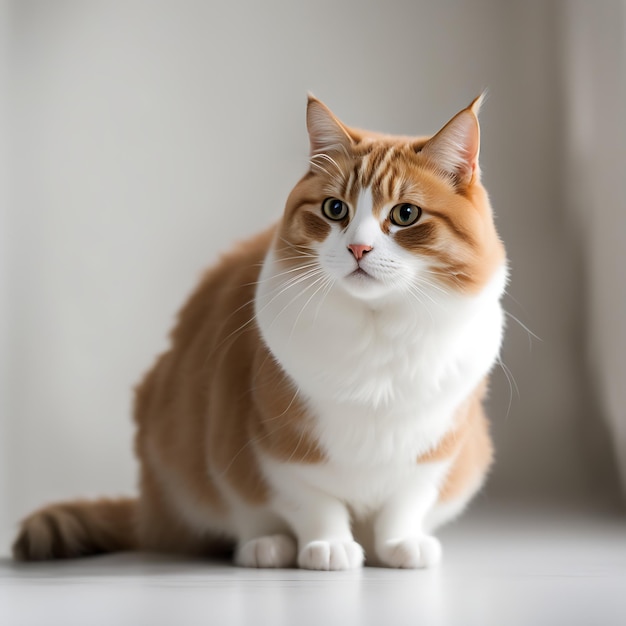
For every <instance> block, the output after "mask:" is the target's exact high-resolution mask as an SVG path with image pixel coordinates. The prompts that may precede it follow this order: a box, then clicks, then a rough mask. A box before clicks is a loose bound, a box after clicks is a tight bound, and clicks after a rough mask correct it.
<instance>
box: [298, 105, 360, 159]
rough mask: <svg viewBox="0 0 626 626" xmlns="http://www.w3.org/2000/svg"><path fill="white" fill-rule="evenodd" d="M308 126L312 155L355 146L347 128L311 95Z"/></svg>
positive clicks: (307, 111)
mask: <svg viewBox="0 0 626 626" xmlns="http://www.w3.org/2000/svg"><path fill="white" fill-rule="evenodd" d="M306 125H307V129H308V131H309V140H310V142H311V154H312V155H313V154H319V153H320V152H332V151H333V150H341V149H343V148H345V149H348V148H350V147H351V146H352V144H353V141H352V138H351V137H350V135H349V134H348V130H347V129H346V127H345V126H344V125H343V124H342V123H341V122H340V121H339V120H338V119H337V118H336V117H335V116H334V115H333V112H332V111H331V110H330V109H329V108H328V107H327V106H326V105H325V104H324V103H323V102H321V101H320V100H318V99H317V98H316V97H315V96H313V95H311V94H309V101H308V104H307V109H306Z"/></svg>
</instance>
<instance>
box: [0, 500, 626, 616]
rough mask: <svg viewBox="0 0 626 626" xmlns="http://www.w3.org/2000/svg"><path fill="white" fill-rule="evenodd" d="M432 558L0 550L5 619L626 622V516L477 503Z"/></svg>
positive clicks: (0, 605)
mask: <svg viewBox="0 0 626 626" xmlns="http://www.w3.org/2000/svg"><path fill="white" fill-rule="evenodd" d="M439 536H440V538H441V539H442V542H443V545H444V562H443V564H442V565H441V566H440V567H438V568H437V569H435V570H430V571H393V570H385V569H376V568H366V569H365V570H363V571H358V572H337V573H329V572H309V571H298V570H274V571H269V570H264V571H263V570H246V569H238V568H235V567H232V566H230V565H229V564H225V563H219V562H206V561H189V560H182V559H176V558H163V557H159V556H153V555H133V554H123V555H122V554H121V555H115V556H106V557H99V558H92V559H87V560H83V561H73V562H56V563H46V564H35V565H32V564H27V565H16V564H13V563H12V562H11V561H8V560H2V561H0V624H1V625H2V626H13V625H16V626H18V625H19V626H30V625H35V624H36V625H44V624H45V625H46V626H56V625H58V626H73V625H77V626H78V625H80V626H89V625H92V624H98V625H99V624H102V625H103V626H105V625H106V626H124V625H126V624H133V625H143V624H145V625H146V626H148V625H149V626H159V625H161V624H162V625H166V624H167V625H175V626H184V625H187V624H203V625H206V624H220V625H221V624H236V625H237V624H259V625H265V624H267V625H269V624H271V625H272V626H282V625H285V626H296V625H297V626H306V625H309V624H311V625H313V624H314V625H315V626H329V625H331V624H342V625H345V626H348V625H351V624H358V625H369V624H371V625H376V626H381V625H392V624H414V625H417V624H423V625H426V626H431V625H437V624H459V625H461V626H473V625H477V626H478V625H480V626H489V625H491V624H494V625H498V626H512V625H517V624H520V625H522V624H523V625H525V626H538V625H543V624H548V625H555V626H560V625H561V624H564V625H567V626H573V625H578V624H580V625H587V624H588V625H592V624H593V625H598V626H611V625H616V626H617V625H620V626H623V625H624V624H626V517H625V516H624V515H620V514H617V513H609V512H606V511H604V512H600V511H599V510H592V509H591V508H590V507H587V508H585V509H580V508H579V509H577V510H576V511H575V512H574V511H572V510H566V509H564V508H563V507H560V508H558V509H556V508H554V507H550V508H548V507H537V506H535V507H530V506H522V505H519V504H517V505H507V506H504V505H498V506H494V505H491V506H484V505H481V506H480V507H478V508H475V509H474V510H473V511H470V512H469V513H468V514H467V515H466V516H465V517H464V518H462V519H461V520H459V521H458V522H457V523H455V524H454V525H452V526H450V527H449V528H446V529H444V530H442V531H441V532H440V534H439Z"/></svg>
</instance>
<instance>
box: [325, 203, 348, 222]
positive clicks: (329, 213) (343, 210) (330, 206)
mask: <svg viewBox="0 0 626 626" xmlns="http://www.w3.org/2000/svg"><path fill="white" fill-rule="evenodd" d="M322 211H323V213H324V215H325V216H326V217H327V218H328V219H329V220H334V221H339V220H342V219H343V218H344V217H346V215H348V205H347V204H346V203H345V202H343V201H342V200H338V199H337V198H326V200H324V202H322Z"/></svg>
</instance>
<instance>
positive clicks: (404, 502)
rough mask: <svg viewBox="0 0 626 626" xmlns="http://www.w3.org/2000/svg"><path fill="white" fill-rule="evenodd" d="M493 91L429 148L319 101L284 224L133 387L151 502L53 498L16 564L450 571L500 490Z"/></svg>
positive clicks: (228, 260)
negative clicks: (491, 192) (443, 535)
mask: <svg viewBox="0 0 626 626" xmlns="http://www.w3.org/2000/svg"><path fill="white" fill-rule="evenodd" d="M481 102H482V96H481V97H479V98H477V99H476V100H475V101H474V102H473V103H472V104H471V105H470V106H469V107H467V108H465V109H463V110H462V111H461V112H459V113H458V114H457V115H456V116H454V117H453V118H452V119H451V120H450V121H449V122H448V123H447V124H446V125H445V126H444V127H443V128H442V129H441V130H440V131H439V132H438V133H437V134H435V135H434V136H432V137H430V138H424V137H422V138H418V137H403V136H390V135H384V134H379V133H374V132H368V131H363V130H358V129H355V128H351V127H348V126H346V125H345V124H343V123H342V122H341V121H340V120H339V119H338V118H337V117H336V116H335V115H334V114H333V113H332V112H331V111H330V109H329V108H328V107H327V106H326V105H325V104H323V103H322V102H321V101H319V100H318V99H316V98H314V97H313V96H309V99H308V105H307V127H308V133H309V139H310V167H309V169H308V171H307V172H306V174H305V175H304V176H303V178H302V179H301V180H300V181H299V182H298V183H297V184H296V186H295V187H294V189H293V190H292V192H291V193H290V195H289V197H288V199H287V202H286V207H285V210H284V214H283V216H282V219H281V220H280V221H279V222H278V223H277V224H276V225H274V226H272V227H271V228H269V229H267V230H265V231H264V232H262V233H260V234H258V235H257V236H255V237H252V238H251V239H249V240H247V241H244V242H243V243H240V244H239V245H238V247H236V248H235V249H233V250H232V251H231V252H229V253H228V254H226V255H225V256H223V257H222V258H221V260H220V261H219V262H218V263H217V264H216V265H215V266H214V267H213V268H212V269H209V270H208V272H207V273H206V274H205V275H204V277H203V279H202V281H201V283H200V285H199V286H198V287H197V288H196V290H195V292H194V293H193V294H192V295H191V297H190V299H189V300H188V302H187V303H186V304H185V305H184V307H183V308H182V310H181V312H180V313H179V317H178V320H177V324H176V325H175V328H174V330H173V331H172V333H171V347H170V348H169V349H168V350H167V351H166V352H165V353H163V354H162V355H160V356H159V357H158V359H157V361H156V363H155V365H154V366H153V368H152V369H151V370H150V371H149V372H148V374H147V375H146V376H145V378H144V379H143V381H142V382H141V383H140V384H139V385H138V386H137V388H136V394H135V407H134V414H135V421H136V426H137V434H136V440H135V450H136V454H137V456H138V458H139V461H140V468H141V469H140V495H139V497H138V498H137V499H134V498H122V499H114V500H106V499H104V500H97V501H77V502H69V503H61V504H55V505H51V506H49V507H47V508H44V509H42V510H40V511H37V512H35V513H33V514H32V515H31V516H30V517H28V518H26V519H25V520H24V521H23V522H22V524H21V528H20V531H19V534H18V537H17V539H16V541H15V543H14V545H13V554H14V557H15V558H16V559H21V560H41V559H55V558H68V557H79V556H83V555H90V554H96V553H105V552H112V551H119V550H132V549H141V550H155V551H170V552H180V553H191V554H196V555H206V554H211V553H212V551H215V550H221V549H223V548H224V549H228V547H229V546H230V547H231V549H232V550H233V552H234V561H235V563H236V564H238V565H240V566H246V567H292V566H296V565H297V566H299V567H302V568H308V569H316V570H344V569H350V568H358V567H361V566H362V565H363V564H364V563H365V561H366V559H367V564H375V565H376V564H377V565H383V566H388V567H394V568H421V567H430V566H433V565H435V564H436V563H437V562H438V561H439V560H440V557H441V546H440V543H439V541H438V540H437V539H436V538H435V537H434V536H433V534H432V533H433V530H434V529H435V528H436V527H438V526H439V525H440V524H442V523H444V522H446V521H448V520H450V519H452V518H454V517H455V516H457V515H458V514H459V513H460V512H461V511H462V510H463V509H464V507H465V506H466V504H467V503H468V502H469V500H470V499H471V498H472V497H473V496H474V494H476V492H477V491H478V490H479V488H480V487H481V485H482V484H483V482H484V479H485V476H486V473H487V471H488V469H489V467H490V465H491V462H492V456H493V450H492V443H491V439H490V435H489V429H488V423H487V421H486V417H485V414H484V410H483V399H484V396H485V393H486V389H487V383H488V375H489V372H490V370H491V368H492V366H493V365H494V362H495V361H496V360H497V358H498V354H499V350H500V346H501V341H502V335H503V327H504V322H503V312H502V308H501V305H500V298H501V296H502V294H503V291H504V288H505V285H506V281H507V262H506V255H505V251H504V246H503V244H502V242H501V240H500V238H499V237H498V234H497V232H496V229H495V226H494V221H493V215H492V209H491V206H490V203H489V200H488V197H487V193H486V191H485V188H484V187H483V185H482V183H481V180H480V169H479V165H478V155H479V146H480V140H479V134H480V129H479V124H478V110H479V107H480V104H481Z"/></svg>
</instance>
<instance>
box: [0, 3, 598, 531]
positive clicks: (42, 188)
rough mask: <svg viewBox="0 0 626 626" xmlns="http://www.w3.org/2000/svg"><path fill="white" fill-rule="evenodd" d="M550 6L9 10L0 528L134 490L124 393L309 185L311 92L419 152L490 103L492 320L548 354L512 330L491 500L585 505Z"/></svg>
mask: <svg viewBox="0 0 626 626" xmlns="http://www.w3.org/2000/svg"><path fill="white" fill-rule="evenodd" d="M559 6H560V5H559V3H557V2H542V1H539V0H537V1H525V2H521V1H520V2H510V3H509V2H507V3H504V2H500V1H499V0H476V1H474V2H460V1H453V0H443V1H439V2H416V1H414V0H413V1H405V2H402V1H388V2H384V3H383V2H371V1H358V2H357V0H352V1H349V2H337V1H336V0H335V1H326V0H322V1H319V2H315V3H310V2H288V1H282V2H281V1H273V2H263V3H261V2H258V3H257V2H253V1H248V2H223V3H221V2H167V3H166V2H154V1H153V2H136V1H132V0H131V1H125V2H114V1H111V0H109V1H106V2H96V1H92V2H78V1H76V2H69V1H57V2H54V3H52V2H46V1H40V2H36V1H28V0H26V1H24V0H22V1H19V2H18V1H15V2H13V3H12V15H11V23H10V28H11V40H10V45H11V70H12V74H11V90H10V95H11V99H10V102H9V104H10V118H9V119H10V128H11V144H10V149H11V168H10V174H11V187H10V194H11V201H10V204H9V209H10V210H9V211H8V216H7V220H8V226H7V228H8V233H9V234H10V238H9V239H10V240H9V242H8V243H9V245H8V254H9V261H8V270H9V285H8V289H9V294H8V295H9V297H8V298H7V299H6V302H4V303H3V305H2V306H3V309H4V310H5V312H8V315H9V320H10V332H9V333H8V342H9V351H8V354H9V359H10V368H9V372H8V375H7V380H6V383H7V389H8V393H7V395H6V396H5V397H3V398H2V406H1V407H0V408H1V409H2V410H3V411H6V415H7V416H8V418H7V419H6V430H7V432H6V434H5V436H6V442H8V446H7V447H8V451H6V452H5V453H4V456H3V457H2V458H1V459H0V466H1V467H0V471H4V472H6V473H8V475H9V476H10V489H9V493H8V495H6V496H5V502H3V503H2V505H3V506H2V508H3V510H4V511H5V515H6V517H7V519H8V520H10V521H12V522H13V521H15V519H16V518H17V517H18V516H19V515H22V514H23V513H25V512H26V511H27V510H28V509H29V508H31V507H33V506H37V505H39V504H41V503H42V502H44V501H48V500H51V499H54V498H60V497H72V496H75V495H92V494H94V495H95V494H98V493H112V494H115V493H119V492H125V491H131V490H132V489H133V487H134V482H135V478H134V476H135V465H134V461H133V460H132V456H131V452H130V448H131V436H132V428H131V422H130V410H129V409H130V389H131V386H132V385H133V384H134V383H135V382H136V381H137V379H138V377H139V376H140V374H141V373H142V372H143V371H144V370H145V369H146V368H147V367H148V365H149V363H150V362H151V359H152V358H153V356H154V354H156V352H157V351H159V350H161V349H162V348H163V347H164V346H165V335H166V332H167V330H168V328H169V327H170V325H171V322H172V316H173V314H174V312H175V311H176V310H177V308H178V307H179V306H180V304H181V302H182V300H183V298H184V297H185V295H186V294H187V293H188V292H189V290H190V288H191V287H192V286H193V284H194V282H195V280H196V278H197V276H198V274H199V272H200V270H201V268H202V267H204V266H205V265H206V264H207V263H209V262H211V261H212V260H213V259H215V258H216V256H217V255H218V253H219V252H220V251H221V250H224V249H225V248H226V247H228V244H229V242H231V241H234V240H236V239H239V238H241V237H243V236H245V235H247V234H249V233H252V232H254V231H255V230H257V229H258V228H260V227H261V226H263V225H265V224H267V223H269V222H271V221H273V220H274V219H276V217H277V216H278V215H279V214H280V211H281V209H282V206H283V203H284V199H285V197H286V194H287V193H288V191H289V189H290V187H291V186H292V185H293V183H294V182H295V181H296V180H297V178H298V177H299V176H300V175H301V174H302V172H303V171H304V169H305V167H306V162H307V155H306V150H307V140H306V133H305V126H304V105H305V94H306V92H307V90H311V91H313V93H315V94H316V95H317V96H319V97H320V98H322V99H323V100H325V101H326V102H327V103H328V104H329V105H330V106H331V107H332V108H333V109H334V110H335V112H336V113H337V114H338V115H339V116H340V117H341V118H343V119H344V120H345V121H346V122H347V123H350V124H354V125H357V126H363V127H368V128H372V129H378V130H384V131H388V132H399V133H412V132H414V133H416V134H427V133H431V132H434V131H435V130H437V129H438V128H439V126H440V125H442V124H443V123H444V122H445V121H446V120H447V119H448V118H449V117H451V116H452V115H453V114H454V113H455V112H456V111H457V110H459V109H460V108H462V107H463V106H465V105H466V104H467V103H469V102H470V101H471V99H472V98H473V97H474V96H475V95H476V94H478V93H479V92H480V91H481V90H482V89H483V88H485V87H487V88H489V94H490V95H489V99H488V100H487V103H486V105H485V106H484V108H483V114H482V124H483V148H482V153H481V156H482V167H483V172H484V179H485V181H486V183H487V186H488V188H489V190H490V192H491V196H492V200H493V204H494V207H495V210H496V213H497V216H498V226H499V230H500V232H501V234H502V236H503V239H504V240H505V242H506V244H507V248H508V252H509V256H510V260H511V268H512V273H511V286H510V288H509V290H508V293H509V295H507V296H506V298H505V306H506V308H507V309H508V310H509V311H510V312H511V313H512V314H513V315H515V316H516V317H518V318H519V319H520V320H522V322H523V323H524V324H526V325H527V326H529V327H530V328H531V329H532V331H533V332H534V333H536V334H537V335H539V336H540V337H541V338H542V341H541V342H538V341H536V340H534V339H532V338H529V336H528V334H527V333H526V331H525V330H523V329H522V328H521V327H520V326H519V325H518V324H517V323H515V322H513V321H511V322H510V328H509V330H508V334H507V340H506V345H505V349H504V354H503V360H504V362H505V363H506V364H507V366H508V368H509V369H510V370H511V372H512V375H513V377H514V378H515V383H514V385H515V386H516V387H517V388H519V395H518V393H517V391H516V390H514V391H510V388H509V383H508V382H507V379H506V377H505V376H504V374H503V373H502V371H501V370H498V371H496V373H495V375H494V379H493V385H492V397H491V401H490V412H491V416H492V423H493V431H494V434H495V437H496V445H497V460H498V463H497V466H496V469H495V471H494V473H493V476H492V480H491V482H490V485H489V493H490V494H492V496H490V497H497V496H503V495H510V494H534V495H543V496H551V495H555V494H557V495H558V497H565V495H566V494H569V495H575V494H576V493H585V492H589V491H592V490H595V489H596V487H597V485H599V484H601V483H600V482H599V480H600V478H601V477H602V476H603V474H602V472H603V471H605V470H606V468H604V469H602V468H600V467H599V465H598V464H597V463H595V464H594V462H593V459H592V453H590V450H589V446H587V445H586V443H587V442H588V441H589V440H593V441H594V442H596V445H601V443H602V437H601V430H600V429H599V428H598V424H596V423H594V421H593V419H592V418H591V417H590V416H591V415H593V412H592V411H591V410H590V408H591V404H590V397H589V393H588V390H587V387H586V383H585V380H586V378H585V366H584V361H583V353H582V346H583V339H582V323H583V319H582V313H581V312H582V309H583V307H582V306H581V304H582V298H583V295H584V289H583V288H582V286H581V275H580V268H581V259H580V254H579V246H578V245H577V244H576V236H575V235H576V234H575V232H573V230H572V228H571V227H570V225H569V224H570V221H571V220H570V216H569V212H568V210H567V207H566V206H564V201H563V200H564V193H563V185H562V179H563V172H562V171H561V166H560V163H561V161H562V158H561V157H562V147H561V146H562V129H563V124H562V117H563V107H564V106H566V103H565V102H563V98H562V85H561V74H562V72H561V65H560V64H561V62H562V59H561V58H560V56H559V55H560V50H561V49H560V47H559V41H560V39H559V37H560V35H559V20H558V10H559ZM3 269H4V268H3ZM511 396H512V397H511ZM590 433H591V434H590ZM0 531H1V532H4V533H5V535H6V534H7V532H8V530H7V528H6V521H5V527H4V528H2V529H0Z"/></svg>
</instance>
